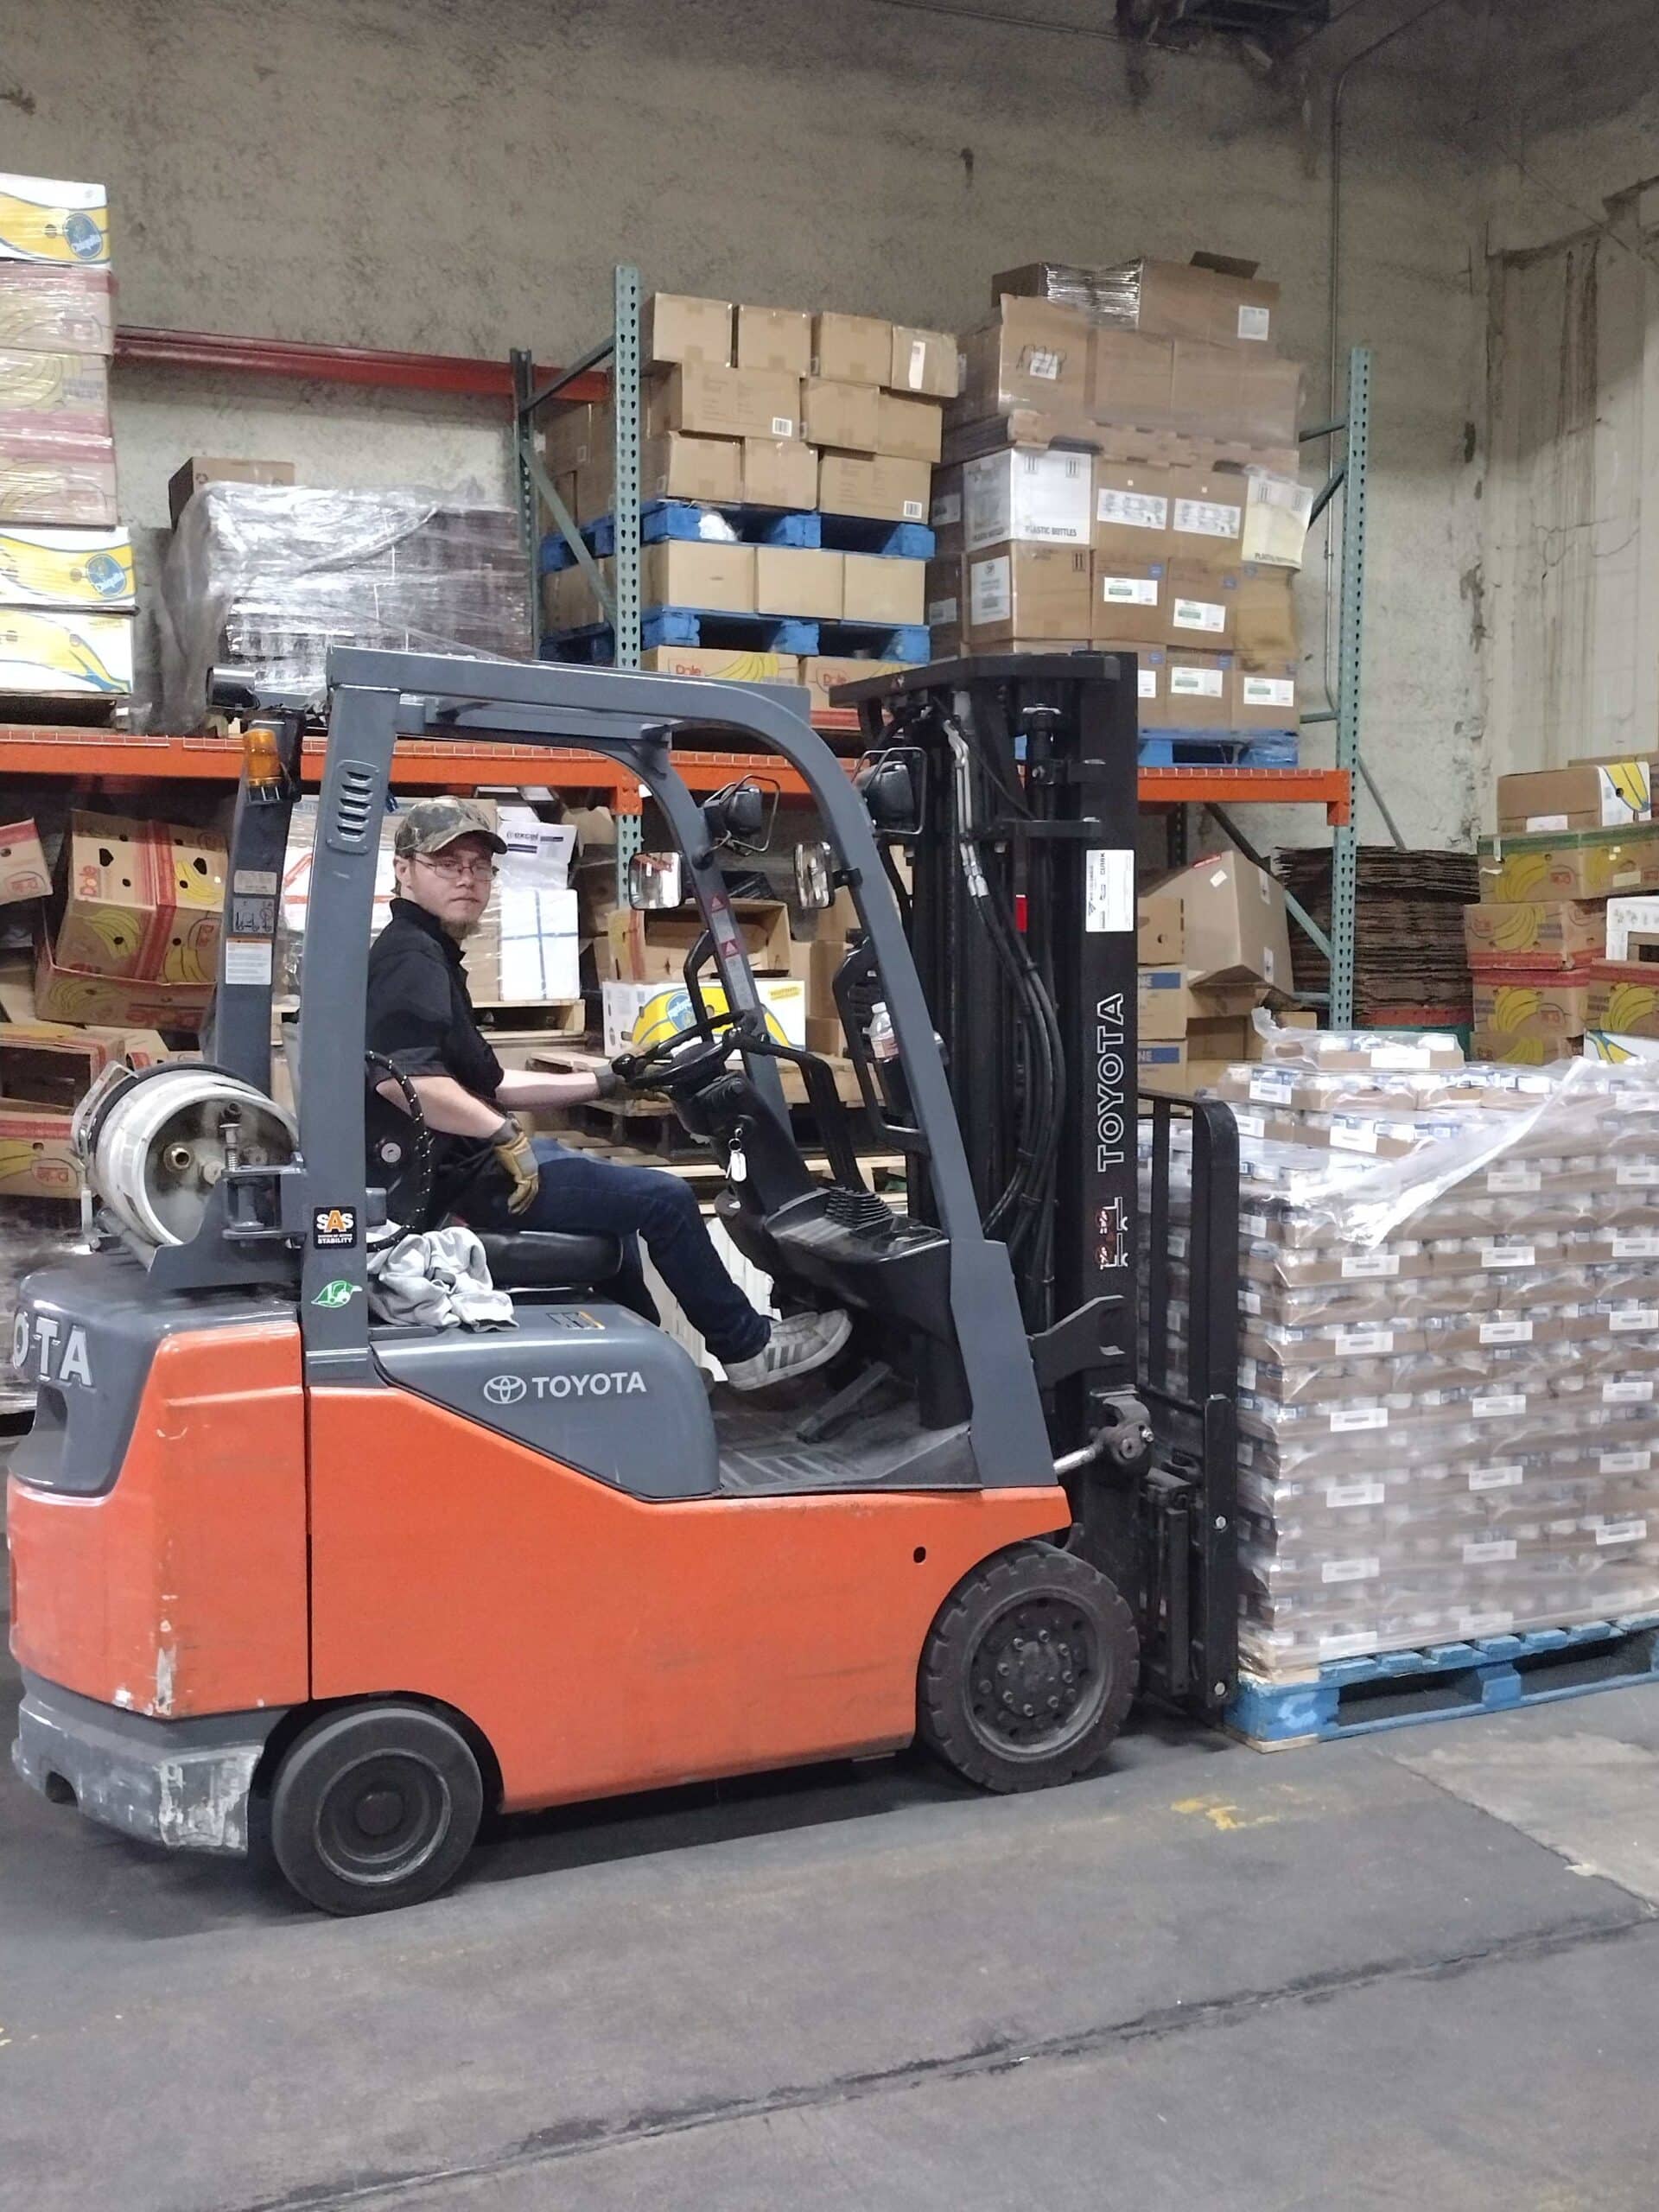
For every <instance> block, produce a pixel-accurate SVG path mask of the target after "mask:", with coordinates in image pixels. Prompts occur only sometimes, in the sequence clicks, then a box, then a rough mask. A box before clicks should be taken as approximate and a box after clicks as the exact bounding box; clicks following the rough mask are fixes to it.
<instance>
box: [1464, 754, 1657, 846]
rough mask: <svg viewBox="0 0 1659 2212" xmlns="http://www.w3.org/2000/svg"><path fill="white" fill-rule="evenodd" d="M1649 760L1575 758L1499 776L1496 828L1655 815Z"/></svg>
mask: <svg viewBox="0 0 1659 2212" xmlns="http://www.w3.org/2000/svg"><path fill="white" fill-rule="evenodd" d="M1652 768H1653V763H1652V761H1651V760H1647V759H1637V760H1612V761H1608V762H1606V763H1605V764H1603V763H1597V762H1592V761H1588V760H1582V761H1574V762H1573V764H1572V765H1571V766H1568V767H1566V768H1542V769H1537V770H1535V771H1531V772H1528V773H1525V774H1522V775H1515V776H1500V777H1499V778H1498V779H1497V826H1498V828H1499V829H1500V830H1519V831H1521V832H1522V834H1532V833H1536V832H1539V831H1542V830H1548V829H1621V828H1623V827H1624V826H1625V825H1627V824H1628V823H1634V822H1648V821H1650V820H1651V819H1652V817H1653V789H1652Z"/></svg>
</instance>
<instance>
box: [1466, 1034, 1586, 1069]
mask: <svg viewBox="0 0 1659 2212" xmlns="http://www.w3.org/2000/svg"><path fill="white" fill-rule="evenodd" d="M1579 1042H1580V1040H1579V1039H1577V1038H1575V1037H1513V1036H1505V1035H1504V1034H1503V1033H1502V1032H1501V1031H1499V1030H1495V1029H1477V1030H1476V1031H1475V1033H1474V1034H1473V1036H1472V1037H1471V1039H1470V1043H1471V1046H1472V1048H1473V1057H1474V1058H1476V1059H1478V1060H1496V1061H1497V1063H1498V1065H1500V1066H1503V1067H1522V1068H1548V1067H1554V1065H1555V1064H1556V1062H1557V1061H1558V1060H1573V1059H1576V1058H1578V1056H1579Z"/></svg>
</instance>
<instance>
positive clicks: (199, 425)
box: [0, 0, 1482, 843]
mask: <svg viewBox="0 0 1659 2212" xmlns="http://www.w3.org/2000/svg"><path fill="white" fill-rule="evenodd" d="M1018 6H1019V0H1007V7H1008V9H1009V10H1015V11H1017V9H1018ZM1048 12H1049V14H1050V15H1051V16H1053V17H1059V18H1065V19H1066V20H1069V21H1070V22H1071V23H1072V24H1074V25H1076V26H1080V27H1090V26H1091V27H1093V28H1094V29H1095V30H1096V32H1097V31H1098V29H1099V27H1100V26H1101V25H1102V24H1103V22H1105V21H1106V20H1107V19H1108V18H1109V12H1110V11H1109V10H1107V9H1105V8H1103V7H1102V6H1100V5H1098V4H1096V0H1049V8H1048ZM1406 12H1408V11H1407V10H1406V9H1405V6H1404V0H1382V7H1381V12H1380V13H1379V12H1377V11H1376V10H1363V11H1361V18H1360V20H1359V21H1358V22H1357V25H1356V26H1351V27H1350V28H1349V29H1347V30H1345V31H1344V32H1342V33H1339V34H1333V35H1332V38H1331V39H1330V40H1329V41H1321V44H1320V54H1321V57H1322V58H1324V57H1326V56H1328V57H1329V58H1330V59H1332V60H1339V59H1340V58H1341V56H1342V54H1343V53H1344V50H1350V51H1351V50H1352V49H1353V48H1355V47H1356V46H1357V44H1359V43H1361V42H1362V41H1361V38H1360V36H1359V34H1360V33H1361V32H1363V34H1364V35H1366V36H1370V35H1375V32H1376V29H1377V28H1378V27H1379V25H1383V24H1385V23H1386V22H1389V21H1390V20H1393V19H1394V18H1395V17H1403V16H1404V14H1405V13H1406ZM5 16H6V22H5V34H4V38H3V41H0V102H3V104H4V105H3V109H0V112H3V120H4V124H5V130H4V141H3V143H4V150H5V161H6V164H7V166H8V167H13V168H21V169H25V170H35V171H39V172H41V173H43V174H46V175H71V176H95V177H99V178H102V179H105V180H106V181H107V182H108V184H109V187H110V191H111V200H112V203H113V209H114V216H113V222H114V237H115V262H116V267H117V271H118V277H119V281H120V287H121V316H122V320H123V321H125V322H127V323H130V324H155V325H162V326H172V327H181V328H189V329H207V330H219V331H226V332H234V333H256V334H273V335H279V336H286V337H292V338H307V339H312V340H336V341H344V342H348V343H358V344H363V345H368V346H393V347H410V348H420V349H431V350H435V351H448V352H457V353H505V350H506V348H507V347H508V346H509V345H510V344H512V343H514V342H518V343H524V344H531V345H533V346H535V347H536V349H537V352H538V353H540V354H541V355H542V357H543V358H544V359H546V358H558V357H559V356H560V355H561V354H562V353H564V354H568V353H570V352H572V351H574V350H575V349H577V348H579V347H580V346H582V345H584V344H585V343H587V342H588V340H590V339H591V338H592V336H593V335H594V334H595V332H596V331H597V330H598V328H599V327H601V324H602V322H603V321H604V319H605V315H606V308H607V298H608V281H609V280H608V272H609V269H610V266H611V264H612V263H613V261H614V260H617V259H619V258H627V259H632V260H634V261H636V262H638V263H639V264H640V266H641V268H642V270H644V272H645V278H646V282H647V283H648V284H652V283H658V284H661V285H664V286H666V287H671V288H677V289H692V290H709V291H714V292H716V293H721V294H725V295H728V296H730V295H736V296H744V297H748V298H751V299H758V300H760V301H766V302H779V303H798V304H802V305H814V304H820V305H829V306H837V307H842V308H855V309H857V308H863V309H868V310H869V311H873V312H877V313H880V314H886V315H895V316H902V317H903V318H905V319H906V320H909V321H920V322H924V323H935V324H939V325H943V326H945V327H964V326H966V325H968V324H969V323H971V322H972V321H975V320H976V319H978V318H979V317H980V316H981V315H982V312H983V310H984V308H985V304H986V300H987V290H986V280H987V277H988V274H989V272H990V271H991V270H994V269H995V268H998V267H1001V266H1007V265H1008V264H1012V263H1014V262H1018V261H1022V260H1027V259H1030V258H1032V257H1033V256H1036V255H1039V254H1041V253H1049V254H1053V255H1057V256H1059V257H1074V258H1077V259H1082V260H1090V259H1100V258H1103V257H1109V256H1111V255H1114V254H1116V253H1119V252H1123V253H1127V252H1131V251H1136V250H1139V249H1143V248H1144V249H1145V250H1147V251H1154V252H1164V253H1173V254H1178V255H1184V254H1185V252H1186V251H1189V250H1190V249H1191V248H1192V247H1193V246H1195V245H1208V246H1211V247H1215V248H1217V249H1220V250H1222V251H1228V252H1231V253H1236V254H1247V255H1249V256H1252V257H1256V258H1258V259H1259V260H1260V261H1261V262H1262V264H1263V265H1264V268H1265V269H1266V270H1267V271H1268V273H1269V274H1271V275H1273V276H1274V277H1278V278H1280V279H1281V281H1282V283H1283V284H1284V287H1285V295H1286V304H1285V314H1284V340H1285V343H1286V345H1287V347H1288V348H1289V349H1290V350H1292V351H1294V352H1295V353H1299V354H1300V355H1301V356H1302V357H1304V358H1306V359H1309V360H1310V361H1311V362H1313V363H1314V364H1316V371H1315V374H1314V376H1313V379H1312V385H1313V390H1312V393H1311V398H1310V404H1311V405H1312V406H1313V408H1314V409H1315V410H1320V411H1322V409H1323V402H1324V391H1323V384H1324V366H1323V364H1324V359H1325V335H1326V333H1325V316H1326V307H1327V294H1326V268H1327V260H1326V256H1327V216H1328V208H1327V188H1328V182H1329V176H1328V168H1327V166H1326V153H1325V139H1324V133H1323V126H1322V123H1321V122H1320V121H1319V118H1321V117H1322V114H1323V103H1324V99H1325V91H1326V86H1325V80H1324V79H1322V78H1321V77H1319V75H1317V74H1315V73H1313V72H1312V71H1311V70H1310V71H1309V72H1307V73H1304V74H1302V75H1301V76H1299V77H1296V78H1293V79H1290V80H1288V81H1286V82H1281V83H1279V84H1275V85H1269V84H1266V83H1263V82H1262V81H1260V80H1259V79H1257V78H1255V77H1254V76H1253V75H1251V74H1250V73H1249V72H1248V71H1247V70H1246V69H1245V68H1244V67H1242V66H1241V65H1240V63H1239V62H1238V61H1236V60H1234V59H1232V58H1230V57H1229V56H1227V55H1225V54H1214V53H1211V52H1206V54H1205V55H1204V56H1202V57H1198V56H1193V55H1179V54H1154V55H1153V56H1151V57H1150V58H1149V59H1148V60H1146V61H1145V62H1144V65H1143V64H1142V63H1141V60H1140V58H1139V57H1135V68H1134V70H1133V71H1131V70H1130V69H1129V68H1128V67H1126V63H1127V62H1128V60H1129V59H1130V57H1129V56H1128V54H1127V53H1126V49H1124V48H1122V47H1121V46H1120V45H1118V44H1117V43H1116V41H1114V40H1112V39H1111V38H1110V37H1109V36H1102V35H1064V34H1061V33H1059V32H1056V31H1052V30H1051V31H1041V30H1038V29H1032V28H1021V29H1003V28H999V27H997V26H995V25H994V24H988V23H982V22H968V21H963V20H960V19H958V18H955V17H952V16H950V15H948V14H939V13H931V12H925V11H918V10H917V9H915V8H910V7H906V8H900V7H898V6H894V5H890V4H885V3H884V0H836V4H830V5H825V4H823V0H817V4H807V0H777V4H765V3H764V0H677V3H676V4H674V5H672V6H668V7H664V6H663V5H661V4H660V0H471V4H459V0H286V4H283V5H280V6H276V7H267V8H265V9H264V10H251V9H249V8H247V7H246V6H245V4H243V0H124V4H122V5H120V6H119V7H111V6H110V5H108V4H106V3H105V0H6V5H5ZM1344 39H1345V40H1346V41H1347V44H1346V48H1345V49H1344V43H1343V41H1344ZM1408 43H1409V42H1408V41H1402V42H1401V43H1400V44H1399V45H1398V46H1397V47H1396V48H1394V49H1391V50H1390V53H1389V54H1388V55H1385V56H1383V57H1380V58H1379V60H1378V61H1377V62H1376V63H1373V64H1368V65H1366V67H1365V68H1364V70H1363V72H1362V73H1360V74H1358V75H1357V76H1356V77H1355V78H1354V79H1353V81H1352V84H1351V87H1350V91H1349V93H1348V96H1347V99H1346V103H1345V153H1344V218H1343V226H1344V254H1343V266H1344V280H1343V291H1344V302H1345V314H1344V323H1343V328H1342V332H1341V339H1342V343H1343V344H1344V346H1345V345H1346V344H1348V343H1350V342H1352V341H1355V340H1369V341H1370V343H1372V344H1373V345H1374V346H1376V353H1377V363H1376V442H1375V473H1374V479H1373V483H1374V492H1373V499H1372V503H1371V512H1370V531H1371V545H1372V559H1371V567H1370V623H1369V632H1368V641H1367V657H1366V676H1367V701H1366V724H1367V732H1368V753H1369V755H1370V759H1371V760H1372V762H1373V764H1374V766H1375V767H1376V771H1377V772H1378V774H1379V775H1380V777H1381V778H1382V779H1383V781H1384V783H1385V785H1386V786H1387V788H1388V791H1389V795H1390V797H1391V798H1392V799H1393V801H1394V803H1395V807H1396V810H1397V812H1398V815H1399V817H1400V820H1401V823H1402V828H1403V829H1404V830H1405V832H1406V834H1407V836H1408V837H1409V838H1411V839H1412V840H1413V841H1414V842H1425V843H1452V842H1459V840H1460V839H1461V838H1462V836H1464V835H1465V832H1466V830H1467V829H1468V827H1469V826H1470V823H1471V816H1472V798H1471V791H1472V781H1471V775H1472V770H1471V761H1472V760H1473V757H1474V754H1473V747H1474V744H1475V741H1476V740H1477V739H1478V733H1479V702H1478V688H1477V687H1478V662H1477V656H1476V653H1475V652H1474V649H1473V642H1472V633H1471V608H1470V604H1469V601H1468V600H1467V597H1466V595H1465V591H1466V585H1465V579H1466V576H1467V574H1468V572H1469V570H1470V569H1471V566H1472V564H1473V562H1474V560H1475V551H1474V547H1475V518H1476V510H1475V506H1474V502H1473V500H1472V498H1471V496H1470V483H1471V480H1470V472H1469V469H1468V466H1467V464H1466V462H1465V453H1466V451H1467V448H1468V442H1469V436H1470V423H1471V416H1473V414H1474V412H1475V394H1476V392H1477V391H1478V314H1477V310H1476V305H1475V301H1474V292H1475V289H1476V287H1475V284H1474V283H1473V280H1472V277H1471V268H1472V266H1473V265H1474V263H1475V261H1476V258H1477V257H1476V256H1475V255H1474V254H1473V252H1472V238H1473V223H1474V220H1475V218H1476V215H1477V213H1478V207H1479V206H1480V202H1481V175H1482V173H1481V170H1480V167H1479V162H1478V158H1477V157H1476V156H1473V155H1471V154H1469V153H1465V151H1464V150H1462V147H1461V144H1460V136H1459V130H1458V129H1455V128H1452V127H1449V124H1455V123H1456V122H1457V121H1458V118H1457V117H1456V116H1455V115H1450V114H1449V111H1448V110H1447V109H1446V102H1445V99H1444V98H1443V97H1442V95H1443V92H1444V86H1442V84H1441V82H1440V79H1427V80H1424V79H1420V80H1418V81H1416V82H1414V81H1412V80H1411V79H1410V78H1409V77H1408V76H1402V75H1397V74H1393V73H1390V71H1391V69H1392V67H1393V65H1394V62H1395V57H1396V55H1397V54H1401V53H1403V52H1405V51H1406V50H1407V48H1408ZM1453 50H1455V48H1454V49H1453ZM117 428H118V440H119V447H120V462H121V475H122V485H123V498H124V505H125V509H126V512H127V513H128V515H129V517H130V519H131V520H132V521H133V522H134V523H135V524H141V525H149V526H156V525H159V524H162V522H163V521H164V519H165V508H164V490H163V487H164V484H165V480H166V478H167V475H168V473H169V471H170V470H171V468H172V467H174V466H175V463H176V462H177V461H179V460H180V459H181V458H182V457H183V456H184V455H185V454H188V453H190V452H193V451H196V452H200V451H207V452H221V453H238V452H240V453H268V454H283V455H288V456H290V457H292V458H293V459H294V460H295V461H296V462H297V463H298V464H299V466H300V468H301V471H302V476H305V477H310V478H312V479H314V480H323V481H340V482H344V483H371V482H376V481H386V480H416V481H422V482H427V483H439V484H445V485H449V484H454V483H457V482H459V481H461V480H466V479H469V478H470V479H472V480H476V481H479V482H480V483H484V484H486V485H488V486H492V487H495V488H499V486H501V485H502V483H503V471H502V461H503V440H502V436H501V434H500V431H499V428H498V426H497V422H496V419H495V417H494V416H493V414H492V413H491V411H490V410H488V409H485V408H480V407H478V406H475V405H472V404H464V403H451V404H433V403H429V402H425V401H414V400H397V401H392V400H388V399H385V398H380V397H372V396H366V395H362V396H352V395H348V394H344V393H342V392H341V391H340V390H339V389H337V388H308V387H302V386H292V385H289V386H270V387H262V386H260V385H252V384H249V383H247V382H245V381H238V382H236V383H234V384H230V383H224V384H213V383H208V382H207V381H205V380H203V379H200V378H194V377H189V376H185V375H177V376H174V375H168V376H165V377H163V376H162V375H160V374H159V373H156V372H134V371H123V372H120V373H119V375H118V423H117ZM1307 615H1308V620H1307V625H1306V628H1307V652H1308V675H1309V689H1310V691H1311V692H1313V693H1315V694H1317V693H1318V691H1319V689H1320V686H1321V683H1322V681H1323V670H1322V667H1321V665H1320V651H1321V638H1322V633H1323V628H1324V626H1323V623H1322V621H1321V620H1320V619H1319V607H1318V602H1317V600H1316V599H1315V598H1314V597H1313V594H1310V595H1309V603H1308V608H1307ZM1328 745H1329V739H1328V737H1327V738H1325V741H1324V746H1325V748H1326V751H1325V752H1322V751H1321V741H1320V740H1319V737H1318V736H1317V735H1315V736H1314V737H1313V738H1311V739H1310V746H1309V749H1310V752H1311V753H1313V757H1315V758H1319V757H1328ZM1284 826H1285V827H1286V828H1287V829H1294V828H1297V827H1299V828H1300V830H1301V832H1302V833H1303V834H1305V835H1306V836H1313V835H1315V834H1317V829H1318V827H1319V825H1316V823H1315V822H1314V821H1313V818H1312V817H1308V816H1306V815H1303V816H1301V817H1299V818H1297V819H1296V821H1295V822H1294V823H1286V824H1285V825H1284ZM1365 826H1366V828H1367V829H1368V831H1369V832H1370V834H1375V833H1376V827H1377V825H1376V820H1375V817H1367V821H1366V824H1365Z"/></svg>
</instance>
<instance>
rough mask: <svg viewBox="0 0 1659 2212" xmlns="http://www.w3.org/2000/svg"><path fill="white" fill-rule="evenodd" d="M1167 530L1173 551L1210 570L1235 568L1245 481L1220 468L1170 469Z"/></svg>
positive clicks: (1242, 515)
mask: <svg viewBox="0 0 1659 2212" xmlns="http://www.w3.org/2000/svg"><path fill="white" fill-rule="evenodd" d="M1169 475H1170V531H1171V533H1172V535H1173V539H1174V544H1175V550H1176V551H1177V552H1179V553H1181V554H1183V555H1185V556H1186V557H1187V558H1188V559H1190V560H1194V561H1204V562H1207V563H1209V564H1210V565H1211V567H1212V568H1217V569H1232V568H1235V567H1236V565H1237V563H1238V561H1239V558H1240V552H1241V548H1242V546H1243V536H1244V493H1245V488H1246V482H1247V480H1246V479H1245V478H1244V477H1243V476H1242V475H1237V474H1230V472H1228V471H1226V470H1224V469H1204V468H1191V467H1181V468H1172V469H1171V471H1170V472H1169Z"/></svg>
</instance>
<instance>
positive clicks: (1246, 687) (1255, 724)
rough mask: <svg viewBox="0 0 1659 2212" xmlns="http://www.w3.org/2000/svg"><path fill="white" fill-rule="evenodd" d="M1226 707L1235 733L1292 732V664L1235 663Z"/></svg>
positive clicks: (1294, 719)
mask: <svg viewBox="0 0 1659 2212" xmlns="http://www.w3.org/2000/svg"><path fill="white" fill-rule="evenodd" d="M1230 703H1231V710H1232V723H1233V728H1235V729H1241V730H1244V729H1271V730H1294V729H1296V728H1298V727H1299V724H1298V720H1297V711H1296V664H1295V662H1294V660H1281V661H1264V662H1262V664H1260V665H1259V666H1250V667H1247V666H1246V665H1245V664H1244V663H1243V661H1242V660H1241V661H1236V662H1235V663H1234V664H1233V671H1232V690H1231V695H1230Z"/></svg>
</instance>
